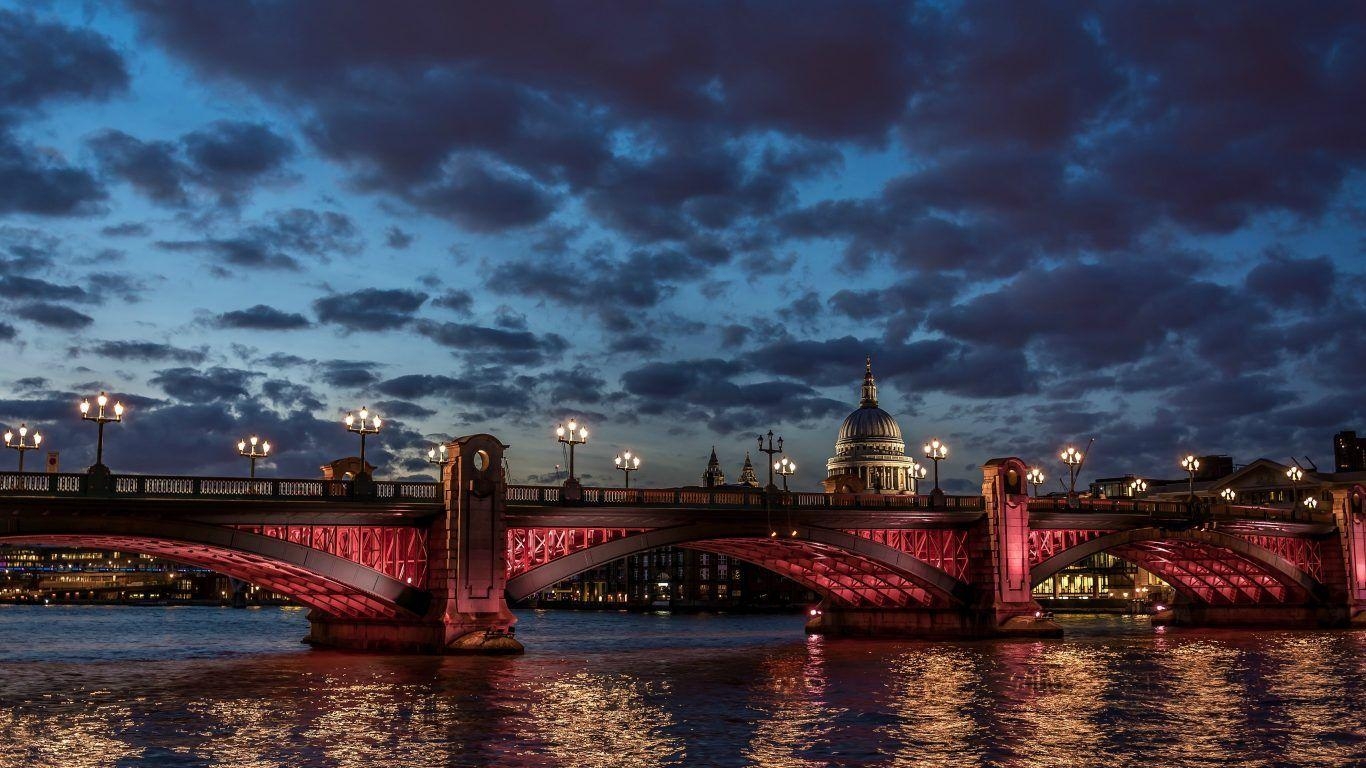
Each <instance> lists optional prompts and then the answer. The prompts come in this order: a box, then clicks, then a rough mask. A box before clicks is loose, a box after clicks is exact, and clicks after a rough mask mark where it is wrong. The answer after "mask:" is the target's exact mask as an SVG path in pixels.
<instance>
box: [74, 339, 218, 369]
mask: <svg viewBox="0 0 1366 768" xmlns="http://www.w3.org/2000/svg"><path fill="white" fill-rule="evenodd" d="M84 351H90V352H93V353H94V354H97V355H101V356H103V357H108V358H112V359H114V360H136V361H140V362H161V361H170V362H176V363H190V364H199V363H202V362H204V359H205V358H206V357H207V356H206V355H205V353H204V352H203V351H202V350H197V349H184V348H182V347H176V346H172V345H170V344H163V343H160V342H155V341H96V342H94V343H93V345H91V346H89V347H85V346H82V347H73V348H72V349H71V353H72V354H73V355H76V354H80V353H81V352H84Z"/></svg>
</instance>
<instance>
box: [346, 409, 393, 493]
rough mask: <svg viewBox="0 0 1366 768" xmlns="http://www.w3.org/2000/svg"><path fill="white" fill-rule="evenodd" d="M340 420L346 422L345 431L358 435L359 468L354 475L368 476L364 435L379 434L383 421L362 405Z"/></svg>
mask: <svg viewBox="0 0 1366 768" xmlns="http://www.w3.org/2000/svg"><path fill="white" fill-rule="evenodd" d="M357 417H359V418H357ZM342 422H343V423H345V424H346V431H347V432H355V433H356V434H358V435H360V470H359V471H358V472H357V473H356V477H357V478H359V477H360V476H361V475H365V476H367V477H368V476H369V475H370V471H369V470H367V469H366V468H365V436H366V435H377V434H379V430H380V427H382V426H384V423H383V421H381V419H380V417H378V416H375V415H372V414H371V413H370V409H368V408H366V407H365V406H363V405H362V406H361V407H360V411H359V412H357V413H348V414H346V418H344V419H342Z"/></svg>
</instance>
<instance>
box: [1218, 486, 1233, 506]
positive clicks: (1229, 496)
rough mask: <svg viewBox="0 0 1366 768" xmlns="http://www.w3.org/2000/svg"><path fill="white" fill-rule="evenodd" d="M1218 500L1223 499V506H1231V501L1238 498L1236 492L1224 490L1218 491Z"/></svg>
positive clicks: (1229, 489) (1230, 489) (1228, 489)
mask: <svg viewBox="0 0 1366 768" xmlns="http://www.w3.org/2000/svg"><path fill="white" fill-rule="evenodd" d="M1219 498H1221V499H1223V500H1224V503H1225V504H1232V503H1233V500H1234V499H1236V498H1238V492H1237V491H1235V490H1233V489H1232V488H1225V489H1223V490H1222V491H1219Z"/></svg>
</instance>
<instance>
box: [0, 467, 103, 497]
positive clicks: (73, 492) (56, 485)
mask: <svg viewBox="0 0 1366 768" xmlns="http://www.w3.org/2000/svg"><path fill="white" fill-rule="evenodd" d="M84 490H85V475H84V474H75V473H56V472H53V473H47V472H24V473H23V474H20V473H18V472H0V492H9V493H37V494H43V495H47V496H79V495H80V494H81V493H82V492H83V491H84Z"/></svg>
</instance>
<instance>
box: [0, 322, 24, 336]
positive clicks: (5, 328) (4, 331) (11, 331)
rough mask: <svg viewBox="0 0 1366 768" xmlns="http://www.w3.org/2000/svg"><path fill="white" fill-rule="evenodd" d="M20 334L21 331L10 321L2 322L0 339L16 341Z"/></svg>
mask: <svg viewBox="0 0 1366 768" xmlns="http://www.w3.org/2000/svg"><path fill="white" fill-rule="evenodd" d="M18 335H19V331H17V330H15V328H14V326H12V325H10V324H9V323H5V322H0V341H14V339H15V338H16V337H17V336H18Z"/></svg>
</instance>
